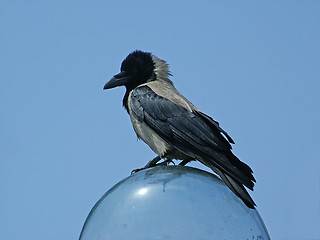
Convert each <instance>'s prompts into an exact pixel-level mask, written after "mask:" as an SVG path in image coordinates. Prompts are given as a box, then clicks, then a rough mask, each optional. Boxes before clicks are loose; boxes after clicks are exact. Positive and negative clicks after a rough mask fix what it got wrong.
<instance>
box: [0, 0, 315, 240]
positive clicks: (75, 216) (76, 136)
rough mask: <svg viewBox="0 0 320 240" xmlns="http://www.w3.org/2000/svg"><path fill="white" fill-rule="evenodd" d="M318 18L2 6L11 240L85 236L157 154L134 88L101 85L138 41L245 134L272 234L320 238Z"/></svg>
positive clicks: (112, 5) (118, 4) (266, 10)
mask: <svg viewBox="0 0 320 240" xmlns="http://www.w3.org/2000/svg"><path fill="white" fill-rule="evenodd" d="M319 12H320V2H319V1H273V2H257V1H241V2H240V1H228V2H227V1H202V2H199V1H187V2H186V1H175V2H173V1H161V2H159V1H158V2H155V1H101V0H100V1H83V0H81V1H15V0H12V1H0V31H1V37H0V52H1V54H0V111H1V115H0V126H1V131H0V159H1V160H0V164H1V166H0V188H1V192H2V194H1V198H0V212H1V219H0V226H1V238H2V239H6V240H11V239H12V240H13V239H47V240H50V239H52V240H56V239H60V240H63V239H66V240H67V239H77V238H78V236H79V234H80V231H81V228H82V225H83V223H84V221H85V218H86V216H87V214H88V213H89V211H90V209H91V208H92V207H93V205H94V204H95V202H96V201H97V200H98V199H99V198H100V197H101V196H102V194H103V193H104V192H105V191H107V190H108V189H109V188H110V187H112V186H113V185H114V184H116V183H117V182H118V181H120V180H122V179H123V178H124V177H126V176H128V175H129V174H130V172H131V170H132V169H135V168H138V167H141V166H143V165H144V164H145V163H146V162H147V161H148V160H149V159H151V158H153V157H154V156H155V155H154V153H153V152H152V151H151V150H150V149H149V148H148V147H147V146H146V145H145V144H144V143H143V142H137V141H136V136H135V134H134V132H133V129H132V127H131V123H130V120H129V117H128V116H127V114H126V112H125V110H124V109H123V108H122V106H121V105H122V97H123V94H124V91H125V90H124V89H123V88H117V89H113V90H112V91H103V90H102V87H103V85H104V84H105V82H106V81H107V80H109V79H110V78H111V77H112V76H113V75H114V74H116V73H117V72H118V71H119V68H120V64H121V61H122V60H123V59H124V58H125V57H126V56H127V54H128V53H130V52H131V51H133V50H135V49H141V50H146V51H150V52H152V53H154V54H155V55H156V56H158V57H160V58H163V59H165V60H167V61H168V63H169V64H170V66H171V67H170V69H171V71H172V73H173V78H172V80H173V81H174V83H175V86H176V87H177V88H178V89H179V90H180V91H181V92H182V93H183V94H184V95H185V96H186V97H188V98H189V100H191V101H192V102H193V103H194V104H195V105H196V106H197V107H198V108H200V109H201V110H203V111H204V112H206V113H207V114H209V115H211V116H212V117H213V118H214V119H216V120H217V121H219V122H220V124H221V126H222V127H223V128H224V129H225V130H226V131H227V132H228V133H229V134H230V135H231V136H232V137H233V138H234V139H235V141H236V144H235V145H234V153H235V154H236V155H237V156H239V158H241V159H242V160H243V161H244V162H246V163H247V164H249V165H250V166H251V167H252V168H253V170H254V172H255V177H256V179H257V184H256V187H255V191H254V192H253V193H252V194H251V195H252V197H253V198H254V200H255V201H256V203H257V205H258V211H259V213H260V214H261V216H262V218H263V219H264V222H265V224H266V226H267V228H268V230H269V233H270V235H271V237H272V238H273V239H319V238H320V230H319V229H320V228H319V225H320V154H319V148H320V140H319V137H318V136H319V133H320V129H319V121H320V112H319V111H320V110H319V109H320V108H319V102H320V83H319V76H320V67H319V63H320V44H319V43H320V28H319V22H320V15H319ZM193 166H196V167H200V168H202V166H201V165H193ZM203 169H204V168H203Z"/></svg>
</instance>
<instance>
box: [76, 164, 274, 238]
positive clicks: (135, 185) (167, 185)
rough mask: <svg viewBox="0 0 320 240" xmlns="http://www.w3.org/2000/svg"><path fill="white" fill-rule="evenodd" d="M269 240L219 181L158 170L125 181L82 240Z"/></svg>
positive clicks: (97, 209)
mask: <svg viewBox="0 0 320 240" xmlns="http://www.w3.org/2000/svg"><path fill="white" fill-rule="evenodd" d="M89 239H90V240H107V239H113V240H117V239H131V240H135V239H136V240H138V239H139V240H147V239H148V240H149V239H152V240H153V239H157V240H162V239H163V240H170V239H172V240H173V239H174V240H177V239H184V240H188V239H192V240H194V239H201V240H207V239H250V240H251V239H252V240H255V239H259V240H262V239H263V240H267V239H270V237H269V235H268V232H267V229H266V227H265V225H264V223H263V221H262V219H261V217H260V215H259V213H258V211H257V210H256V209H250V208H248V207H247V206H246V205H245V204H244V203H243V202H242V201H241V200H240V199H239V198H238V197H237V196H235V194H233V193H232V192H231V190H230V189H229V188H228V187H227V186H226V185H225V184H224V183H223V182H222V181H221V180H220V179H219V178H217V177H216V176H215V175H213V174H211V173H208V172H206V171H203V170H200V169H196V168H192V167H185V166H158V167H154V168H151V169H146V170H142V171H140V172H137V173H135V174H133V175H131V176H129V177H127V178H125V179H124V180H122V181H120V182H119V183H118V184H116V185H115V186H114V187H112V188H111V189H110V190H109V191H107V192H106V193H105V194H104V195H103V196H102V197H101V199H100V200H99V201H98V202H97V203H96V205H95V206H94V207H93V209H92V210H91V212H90V213H89V216H88V217H87V220H86V222H85V224H84V226H83V229H82V232H81V234H80V240H89Z"/></svg>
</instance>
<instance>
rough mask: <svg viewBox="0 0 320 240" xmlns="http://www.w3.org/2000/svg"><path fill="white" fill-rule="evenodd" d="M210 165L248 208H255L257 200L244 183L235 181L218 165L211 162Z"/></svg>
mask: <svg viewBox="0 0 320 240" xmlns="http://www.w3.org/2000/svg"><path fill="white" fill-rule="evenodd" d="M206 165H207V164H206ZM207 166H208V165H207ZM209 167H210V168H211V169H212V170H213V171H214V172H216V173H217V174H218V175H219V176H220V177H221V179H222V181H223V182H224V183H225V184H226V185H227V186H228V187H229V188H230V189H231V191H232V192H233V193H234V194H235V195H236V196H238V197H239V198H240V199H241V200H242V201H243V202H244V204H245V205H246V206H247V207H248V208H251V209H254V208H255V206H256V204H255V202H254V201H253V199H252V198H251V197H250V195H249V193H248V192H247V190H246V189H245V188H244V187H243V185H242V184H241V183H239V182H237V181H235V180H234V179H233V178H232V177H230V176H228V175H227V174H225V173H223V172H222V171H220V170H219V169H217V168H216V167H214V166H212V165H211V164H210V165H209Z"/></svg>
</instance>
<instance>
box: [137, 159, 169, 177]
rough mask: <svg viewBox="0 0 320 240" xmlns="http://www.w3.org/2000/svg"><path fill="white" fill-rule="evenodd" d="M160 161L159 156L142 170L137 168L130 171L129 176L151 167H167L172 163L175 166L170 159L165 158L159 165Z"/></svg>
mask: <svg viewBox="0 0 320 240" xmlns="http://www.w3.org/2000/svg"><path fill="white" fill-rule="evenodd" d="M160 160H161V157H160V156H156V157H155V158H154V159H152V160H150V161H149V162H148V163H147V164H146V165H145V166H144V167H143V168H137V169H134V170H132V171H131V174H134V173H137V172H139V171H141V170H144V169H147V168H152V167H156V166H168V165H169V163H173V164H174V165H175V163H174V162H173V161H172V159H169V158H167V159H166V160H164V161H163V162H161V163H158V162H159V161H160Z"/></svg>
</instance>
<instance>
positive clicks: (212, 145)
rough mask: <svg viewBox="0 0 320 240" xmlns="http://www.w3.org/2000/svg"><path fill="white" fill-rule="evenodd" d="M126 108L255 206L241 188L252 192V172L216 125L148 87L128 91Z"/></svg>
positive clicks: (227, 137) (231, 141) (207, 117)
mask: <svg viewBox="0 0 320 240" xmlns="http://www.w3.org/2000/svg"><path fill="white" fill-rule="evenodd" d="M129 107H130V109H131V110H132V111H131V112H132V114H134V115H135V117H136V118H137V119H138V120H139V121H140V122H145V123H146V124H147V125H148V126H149V127H150V128H151V129H152V130H154V131H155V132H156V133H157V134H158V135H159V136H160V137H161V138H162V139H164V140H165V141H166V142H167V143H169V144H170V145H171V146H173V147H174V148H176V149H177V150H179V151H181V152H183V153H184V154H186V155H188V156H190V157H192V158H194V159H197V160H199V161H201V162H202V163H203V164H205V165H207V166H208V167H210V168H211V169H212V170H213V171H215V172H216V173H217V174H218V175H219V176H220V177H221V178H222V180H223V181H224V182H225V183H226V184H227V185H228V186H229V187H230V189H231V190H232V191H233V192H234V193H235V194H236V195H237V196H239V197H240V198H241V199H242V200H243V201H244V202H245V203H246V204H247V205H248V206H249V207H251V208H253V206H254V205H255V204H254V202H253V200H252V199H251V198H250V196H249V194H248V193H247V192H246V190H245V189H244V187H243V186H242V185H245V186H246V187H248V188H249V189H251V190H253V186H254V183H253V182H254V181H255V179H254V177H253V175H252V170H251V168H250V167H249V166H247V165H246V164H245V163H243V162H241V161H240V160H239V159H238V158H237V157H236V156H235V155H234V154H233V153H232V152H231V145H230V143H233V140H232V139H231V137H230V136H229V135H228V134H227V133H226V132H225V131H224V130H222V129H221V128H220V127H219V124H218V122H216V121H214V120H213V119H212V118H210V117H209V116H207V115H205V114H204V113H202V112H200V111H195V110H194V111H192V112H191V111H189V110H187V109H186V108H184V107H182V106H179V105H177V104H175V103H173V102H172V101H170V100H168V99H167V98H164V97H161V96H159V95H157V94H156V93H155V92H154V91H152V89H151V88H150V87H148V86H142V87H138V88H136V89H135V90H134V91H133V92H132V94H131V100H130V106H129Z"/></svg>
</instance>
